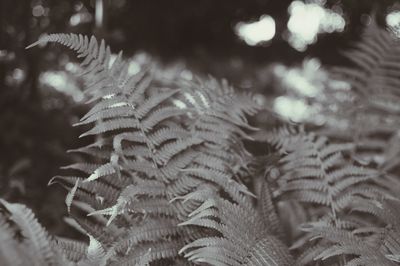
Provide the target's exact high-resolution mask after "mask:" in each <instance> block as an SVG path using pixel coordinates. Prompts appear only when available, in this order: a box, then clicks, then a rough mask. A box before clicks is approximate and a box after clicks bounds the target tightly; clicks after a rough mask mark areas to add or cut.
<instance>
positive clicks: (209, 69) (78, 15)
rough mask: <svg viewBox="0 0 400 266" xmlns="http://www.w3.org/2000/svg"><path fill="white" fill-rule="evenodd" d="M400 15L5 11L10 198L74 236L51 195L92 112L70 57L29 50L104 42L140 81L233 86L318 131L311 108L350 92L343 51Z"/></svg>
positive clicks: (218, 7) (318, 9) (137, 8)
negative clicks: (324, 96) (155, 78)
mask: <svg viewBox="0 0 400 266" xmlns="http://www.w3.org/2000/svg"><path fill="white" fill-rule="evenodd" d="M399 10H400V4H399V3H398V1H395V0H376V1H372V0H368V1H351V0H314V1H312V0H310V1H298V0H296V1H293V0H280V1H273V0H236V1H232V0H229V1H225V0H218V1H215V0H203V1H188V0H169V1H159V0H158V1H157V0H147V1H131V0H113V1H111V0H83V1H72V0H18V1H16V0H1V1H0V29H1V30H0V128H1V131H0V158H1V159H0V193H1V197H4V198H6V199H7V200H11V201H19V202H22V203H25V204H27V205H28V206H29V207H31V208H33V209H34V211H35V212H36V213H37V215H38V217H39V220H40V221H41V222H42V223H43V224H44V225H45V226H46V227H47V228H48V229H49V231H50V232H51V233H54V234H59V235H63V234H66V230H65V226H64V225H63V224H62V223H60V222H59V221H60V217H61V216H63V215H64V214H65V210H66V208H65V207H64V203H63V199H64V197H63V196H61V195H59V194H60V193H64V191H62V190H61V188H59V187H52V188H48V187H47V186H46V184H47V182H48V180H49V179H50V178H51V177H52V176H54V175H57V174H58V173H59V170H58V169H59V167H60V166H62V165H66V164H68V163H70V162H72V161H74V158H73V157H72V156H71V155H70V154H67V153H66V152H65V151H66V150H68V149H72V148H76V147H78V146H81V145H83V144H85V142H86V143H87V142H90V139H79V138H78V136H79V132H81V130H80V129H77V128H73V127H72V126H71V124H73V123H74V122H76V121H78V119H79V117H80V116H81V115H82V114H83V113H84V111H85V108H86V107H83V106H82V105H81V102H82V101H84V95H83V93H82V84H81V82H80V80H79V78H77V76H76V74H79V64H77V63H76V59H75V56H74V55H73V54H72V53H70V52H68V51H67V50H66V49H63V48H60V47H52V48H47V49H33V50H29V51H27V50H25V47H26V46H27V45H29V44H30V43H32V42H34V41H36V40H37V39H38V38H39V37H40V36H41V34H45V33H53V32H64V33H69V32H73V33H82V34H88V35H92V34H94V35H95V36H96V37H98V38H104V39H105V40H106V41H107V43H108V44H109V45H110V46H111V47H112V49H114V50H113V52H117V51H119V50H123V51H124V55H125V56H126V57H127V58H130V60H131V63H130V69H129V71H131V72H132V73H134V72H138V71H139V70H140V69H141V67H143V66H144V65H146V64H148V62H149V61H153V62H156V64H157V67H158V68H159V69H160V70H159V75H160V78H164V79H165V78H167V79H171V78H173V77H176V76H180V77H182V78H186V79H191V78H193V75H194V74H195V75H207V74H211V75H213V76H216V77H218V78H226V79H228V80H229V81H230V82H231V83H232V84H233V85H234V86H236V87H238V88H240V89H243V90H250V91H252V92H255V93H257V94H259V95H263V97H261V98H259V100H260V101H265V102H266V104H269V105H270V106H271V108H273V109H274V110H275V111H276V112H277V113H278V114H280V115H282V116H283V117H286V118H287V119H290V120H293V121H296V122H301V121H307V120H309V119H310V118H313V120H314V121H313V122H314V123H316V124H318V123H323V122H324V120H326V119H327V118H326V117H324V116H323V115H322V114H321V113H320V110H319V109H318V104H312V102H314V103H315V102H317V103H318V101H312V99H315V98H316V97H318V95H321V93H322V92H323V90H324V88H325V87H327V86H329V87H339V88H345V87H346V84H343V83H338V82H335V81H332V80H330V79H329V77H328V75H327V72H326V70H325V69H326V68H324V67H322V66H328V67H329V66H330V65H340V64H346V61H345V59H344V57H341V56H340V55H339V51H341V50H344V49H346V48H348V47H349V46H350V45H351V44H352V42H354V41H357V40H358V39H359V38H360V34H361V32H362V29H363V28H364V27H365V26H366V25H368V24H369V23H371V20H372V19H376V21H377V23H378V24H379V25H380V26H382V27H391V28H393V29H394V30H396V29H397V28H396V25H398V24H399V22H400V11H399ZM320 104H321V102H320ZM318 114H319V115H318ZM259 122H260V123H261V122H263V121H262V119H261V120H260V121H259Z"/></svg>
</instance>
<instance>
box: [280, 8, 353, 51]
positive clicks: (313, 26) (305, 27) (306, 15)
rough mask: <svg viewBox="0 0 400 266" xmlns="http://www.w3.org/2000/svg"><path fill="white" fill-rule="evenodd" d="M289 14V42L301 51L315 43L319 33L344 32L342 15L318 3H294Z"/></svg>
mask: <svg viewBox="0 0 400 266" xmlns="http://www.w3.org/2000/svg"><path fill="white" fill-rule="evenodd" d="M289 13H290V19H289V22H288V24H287V26H288V29H289V32H290V35H289V40H288V41H289V43H290V44H291V45H292V46H293V48H295V49H297V50H299V51H305V50H306V48H307V45H309V44H312V43H314V42H315V41H316V40H317V35H318V33H322V32H327V33H332V32H334V31H343V29H344V26H345V24H346V22H345V20H344V18H343V17H342V16H341V15H340V14H338V13H336V12H333V11H332V10H329V9H326V8H324V7H323V6H321V5H319V4H317V3H311V4H305V3H303V2H301V1H293V2H292V3H291V4H290V6H289Z"/></svg>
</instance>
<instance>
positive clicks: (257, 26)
mask: <svg viewBox="0 0 400 266" xmlns="http://www.w3.org/2000/svg"><path fill="white" fill-rule="evenodd" d="M235 30H236V34H237V35H238V36H239V37H240V38H241V39H242V40H244V41H245V42H246V43H247V44H248V45H252V46H253V45H257V44H260V43H263V42H267V41H270V40H271V39H272V38H274V36H275V20H274V19H273V18H272V17H271V16H268V15H263V16H261V17H260V19H259V20H258V21H255V22H249V23H246V22H239V23H238V24H237V25H236V26H235Z"/></svg>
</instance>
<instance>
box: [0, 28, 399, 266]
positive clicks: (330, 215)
mask: <svg viewBox="0 0 400 266" xmlns="http://www.w3.org/2000/svg"><path fill="white" fill-rule="evenodd" d="M48 42H51V43H59V44H62V45H64V46H67V47H68V48H70V49H72V50H74V51H75V52H76V53H77V54H78V57H79V58H82V59H83V62H82V63H81V77H82V79H83V80H84V82H85V88H86V95H87V100H88V101H87V104H88V105H89V107H90V110H89V111H88V112H87V114H86V115H84V116H83V117H82V119H81V120H80V121H79V122H78V123H77V124H76V125H77V126H81V127H83V128H85V129H86V131H84V133H83V134H82V135H81V137H89V138H92V139H93V142H92V144H90V145H88V146H85V147H80V148H75V149H73V150H70V152H72V153H77V154H78V155H79V157H80V158H81V161H80V162H76V163H75V164H72V165H68V166H65V167H63V169H64V170H63V171H64V174H63V175H60V176H56V177H54V178H53V179H52V180H51V181H50V184H54V183H57V184H61V185H62V186H64V187H65V188H66V189H67V190H68V194H67V196H66V200H65V202H66V205H67V209H68V212H69V213H70V217H69V218H67V219H66V221H67V222H68V223H69V224H70V225H71V226H72V227H73V228H75V229H76V230H78V231H80V232H82V233H83V234H85V235H87V236H88V238H89V241H88V243H81V242H78V241H75V240H69V239H63V238H58V237H52V236H49V235H48V234H47V233H46V231H45V229H43V228H42V227H41V226H40V224H39V223H38V221H37V220H36V219H35V218H34V216H33V214H32V213H31V211H30V210H28V209H27V208H26V207H25V206H23V205H19V204H10V203H7V202H5V201H2V202H1V203H2V204H1V212H0V221H1V229H2V230H1V231H0V235H1V237H2V240H4V241H1V249H0V256H1V260H2V262H3V261H4V263H3V264H4V265H28V264H29V265H233V266H234V265H249V266H250V265H257V266H261V265H288V266H289V265H326V266H330V265H398V263H400V223H399V221H400V208H399V207H400V203H399V199H400V198H399V195H400V193H399V192H400V182H399V177H398V175H397V172H398V171H399V169H400V166H399V154H400V145H399V140H400V138H399V134H400V133H399V129H400V127H399V125H400V124H399V112H398V111H399V110H398V106H397V104H398V102H399V100H398V99H399V97H400V94H399V92H398V88H397V86H398V85H399V84H400V79H399V73H400V72H399V70H400V69H399V64H398V63H397V62H396V61H397V59H398V58H399V55H398V52H399V51H400V50H399V49H400V48H399V47H400V46H399V44H398V41H397V40H396V39H394V37H393V36H391V34H390V33H388V32H386V31H384V30H382V29H379V28H378V27H377V26H376V25H372V26H370V27H369V28H368V29H367V30H366V33H365V34H364V36H363V39H362V40H361V41H360V43H359V44H357V45H356V49H354V51H351V50H350V51H348V52H346V53H345V55H346V56H347V57H348V58H349V59H350V60H351V61H353V62H354V66H353V67H351V68H350V67H336V68H334V69H332V71H331V73H332V77H333V78H336V79H340V80H345V81H347V82H348V83H349V84H351V89H350V90H346V91H337V90H334V89H330V88H326V94H325V98H322V100H321V99H320V100H321V101H322V103H323V104H324V105H325V106H327V107H329V105H335V106H336V107H338V108H339V110H341V109H343V112H342V113H339V114H333V113H332V111H331V110H332V108H326V110H324V113H325V114H326V115H327V117H335V119H336V120H334V121H341V122H342V123H341V125H342V124H343V123H344V124H346V125H347V126H346V127H345V130H344V129H343V127H339V126H335V123H332V122H329V120H328V121H327V123H326V124H324V125H322V126H321V125H308V124H307V125H293V124H289V123H287V122H285V121H283V120H280V119H277V118H276V116H275V115H274V114H272V113H271V111H270V108H268V107H265V106H261V105H259V104H257V101H255V99H254V97H253V96H252V95H250V94H247V93H240V92H237V91H235V90H234V89H233V88H232V87H231V86H230V85H229V84H228V83H227V82H226V81H218V80H216V79H213V78H200V77H199V78H195V79H193V80H186V79H183V78H176V79H174V80H172V81H171V80H168V81H166V80H162V79H161V80H160V79H159V78H158V77H157V75H155V74H156V72H157V68H156V66H154V65H149V66H147V67H146V68H144V69H142V70H141V71H140V72H139V73H136V74H130V72H129V61H127V60H126V59H124V58H123V56H122V53H119V54H118V55H114V54H112V53H111V50H110V48H109V47H108V46H106V45H105V43H104V41H101V42H100V43H99V42H97V40H96V39H95V38H94V37H92V38H90V39H89V38H88V37H86V36H82V35H75V34H51V35H47V36H45V37H43V38H41V39H40V40H39V41H38V42H36V43H34V44H33V45H31V46H35V45H37V44H42V43H48ZM343 95H345V96H346V97H347V98H346V97H343ZM371 95H374V97H371ZM343 99H344V100H343ZM260 112H263V113H266V114H267V115H268V116H271V120H274V121H275V122H274V124H276V125H277V127H275V128H265V127H264V126H263V125H251V124H250V123H249V118H250V117H252V116H256V115H257V114H258V113H260ZM255 145H260V146H262V147H263V149H264V150H263V153H262V154H258V155H254V154H252V152H251V146H255Z"/></svg>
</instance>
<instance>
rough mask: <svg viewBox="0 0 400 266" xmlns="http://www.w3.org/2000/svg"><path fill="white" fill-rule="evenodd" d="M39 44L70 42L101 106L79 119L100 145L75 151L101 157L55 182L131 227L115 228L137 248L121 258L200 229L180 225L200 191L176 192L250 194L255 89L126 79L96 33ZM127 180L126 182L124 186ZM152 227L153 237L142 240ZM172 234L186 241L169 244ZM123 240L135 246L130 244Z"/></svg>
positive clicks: (153, 257)
mask: <svg viewBox="0 0 400 266" xmlns="http://www.w3.org/2000/svg"><path fill="white" fill-rule="evenodd" d="M42 42H56V43H60V44H63V45H65V46H67V47H69V48H71V49H73V50H75V51H77V52H78V56H79V57H83V58H84V61H83V63H82V64H81V66H82V68H83V74H82V75H83V77H84V79H85V82H86V86H87V89H86V91H87V93H88V94H89V96H90V100H89V101H90V102H92V103H94V106H93V107H92V108H91V110H89V112H88V113H87V114H86V115H85V116H84V117H83V118H82V119H81V121H80V122H79V123H78V124H77V125H83V124H94V126H93V127H92V129H90V130H88V131H87V132H85V133H84V134H82V135H81V136H82V137H83V136H88V135H97V136H98V139H99V140H98V144H94V145H90V146H87V147H83V148H79V149H75V151H76V152H79V153H84V154H87V155H91V156H93V159H94V160H93V162H96V163H95V164H92V163H89V164H87V163H84V164H75V165H71V166H69V167H67V168H72V169H76V170H78V171H80V172H81V173H86V174H87V176H86V177H85V176H83V177H78V178H74V177H58V178H56V179H54V181H57V182H63V183H64V184H66V185H67V187H69V188H70V189H71V190H70V192H69V194H68V195H67V199H66V203H67V206H68V207H69V206H70V205H71V203H72V202H73V198H75V196H77V197H78V198H80V199H82V200H84V201H86V202H88V203H89V204H90V205H92V207H93V208H95V211H92V212H90V214H89V215H90V216H99V215H100V216H108V217H109V218H108V221H107V222H106V223H105V224H104V225H110V224H111V223H114V221H115V224H116V227H117V228H121V229H122V228H132V231H131V232H132V234H129V237H128V239H126V237H125V236H124V235H123V234H121V232H114V231H115V230H114V231H113V230H110V231H109V233H108V234H110V235H113V237H111V238H112V239H114V240H115V243H114V244H112V245H113V246H115V247H118V250H121V249H122V247H124V248H125V249H126V250H132V252H127V251H125V252H124V253H125V254H123V255H122V253H121V254H119V255H120V257H121V259H122V260H124V259H123V257H125V258H126V259H125V260H127V258H129V260H140V259H139V258H140V257H141V256H142V254H143V253H142V251H143V252H145V251H146V250H144V249H142V248H143V246H146V245H149V247H151V248H152V250H154V252H153V251H150V253H148V257H149V262H151V261H157V260H163V259H170V258H174V257H176V256H177V255H178V253H177V252H172V250H175V251H177V250H179V249H181V248H182V245H183V244H184V243H188V242H190V241H192V239H194V238H193V237H194V236H196V235H198V234H199V235H201V234H202V230H200V229H196V228H192V229H191V230H190V231H187V230H186V229H185V228H182V227H177V225H178V223H180V222H184V221H185V220H186V219H187V217H188V214H190V213H191V212H193V211H194V210H195V209H197V207H198V206H200V205H201V203H202V200H199V199H198V198H197V199H192V198H187V199H186V200H185V202H182V201H181V200H179V199H180V198H182V197H186V195H190V194H192V193H193V192H195V191H197V189H198V188H199V187H201V188H204V189H206V188H207V189H213V190H214V191H218V190H221V191H224V193H226V195H227V196H228V197H229V198H231V199H233V200H234V201H236V202H246V201H248V200H247V199H246V197H245V196H244V195H246V194H248V195H252V194H251V193H250V192H249V191H248V189H247V188H246V187H245V186H244V185H242V184H240V183H239V182H238V181H239V179H240V177H241V176H242V175H243V174H246V170H245V169H246V164H247V161H248V160H245V161H244V160H243V158H245V156H249V153H248V152H247V151H246V150H245V148H244V145H243V142H242V139H243V138H248V136H247V134H246V133H245V131H244V130H243V129H247V130H254V128H252V127H250V126H249V125H248V123H247V120H246V115H252V114H254V113H255V112H256V111H257V109H258V107H257V105H256V104H255V103H254V102H253V101H252V99H251V96H249V95H237V94H236V93H235V92H234V91H233V89H232V88H231V87H230V86H229V85H228V84H227V83H226V82H223V83H219V82H217V81H216V80H214V79H212V78H210V79H209V80H207V81H205V82H202V81H199V83H197V82H192V83H178V89H169V88H159V87H157V86H155V83H154V84H153V81H152V73H151V71H150V72H147V73H139V74H137V75H135V76H128V75H127V71H126V63H124V62H123V60H122V57H121V54H119V56H118V57H117V59H116V60H115V61H114V63H112V64H111V66H110V63H109V62H110V49H109V48H108V47H106V46H105V44H104V42H103V41H102V42H101V44H100V45H98V43H97V41H95V39H94V38H91V39H90V41H89V38H87V37H83V36H81V35H74V34H70V35H66V34H52V35H49V36H46V37H44V38H42V39H41V40H39V41H38V43H42ZM38 43H36V44H38ZM34 45H35V44H34ZM177 102H180V103H181V104H180V105H177ZM182 106H184V107H182ZM232 106H234V107H235V108H234V109H232ZM121 179H122V180H126V181H127V182H125V181H123V182H122V184H121V181H120V180H121ZM68 180H70V181H68ZM114 191H115V192H116V193H117V194H118V191H119V196H116V193H115V192H114ZM99 198H100V199H102V200H100V201H99V200H98V199H99ZM249 203H250V202H248V203H247V204H249ZM133 217H136V218H133ZM79 223H80V224H81V226H84V229H85V230H88V231H89V233H91V234H92V235H94V236H96V235H97V234H98V232H96V231H91V229H90V226H88V225H85V222H83V221H79ZM149 225H152V227H151V228H154V229H151V230H155V231H152V232H153V234H152V235H143V236H142V237H139V235H141V231H144V232H146V231H147V230H149V229H148V226H149ZM157 228H159V229H157ZM166 238H170V239H173V240H174V241H175V240H176V241H175V242H174V241H172V242H171V243H176V244H175V245H178V244H179V243H181V244H179V245H181V246H175V247H172V246H170V247H168V246H166V242H165V240H164V239H166ZM133 239H136V241H133ZM121 241H122V243H124V242H125V243H129V245H128V248H126V244H121ZM140 250H142V251H140ZM156 250H159V251H157V252H155V251H156ZM168 250H170V251H168ZM146 252H147V251H146ZM146 254H147V253H146ZM136 256H138V257H137V258H136ZM121 263H122V262H121Z"/></svg>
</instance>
